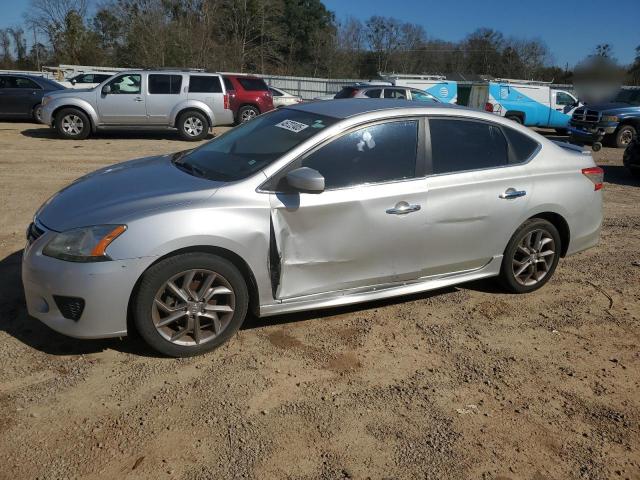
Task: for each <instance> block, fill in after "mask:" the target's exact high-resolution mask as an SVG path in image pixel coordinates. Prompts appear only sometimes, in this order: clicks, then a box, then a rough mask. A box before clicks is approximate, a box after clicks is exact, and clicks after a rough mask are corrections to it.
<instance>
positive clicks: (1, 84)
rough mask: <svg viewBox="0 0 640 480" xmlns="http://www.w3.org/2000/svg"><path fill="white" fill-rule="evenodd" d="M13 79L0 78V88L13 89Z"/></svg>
mask: <svg viewBox="0 0 640 480" xmlns="http://www.w3.org/2000/svg"><path fill="white" fill-rule="evenodd" d="M14 85H15V78H14V77H0V88H14V87H13V86H14Z"/></svg>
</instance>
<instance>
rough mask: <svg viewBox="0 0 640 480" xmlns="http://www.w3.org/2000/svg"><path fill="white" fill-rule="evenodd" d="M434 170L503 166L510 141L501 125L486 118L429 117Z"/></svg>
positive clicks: (449, 171)
mask: <svg viewBox="0 0 640 480" xmlns="http://www.w3.org/2000/svg"><path fill="white" fill-rule="evenodd" d="M429 128H430V131H431V163H432V171H433V173H434V174H440V173H455V172H464V171H467V170H480V169H485V168H494V167H503V166H505V165H507V164H508V163H509V161H508V159H509V153H508V144H507V140H506V138H505V136H504V135H503V134H502V131H501V129H500V127H498V126H496V125H494V124H491V123H488V122H483V121H476V120H464V119H453V118H430V119H429Z"/></svg>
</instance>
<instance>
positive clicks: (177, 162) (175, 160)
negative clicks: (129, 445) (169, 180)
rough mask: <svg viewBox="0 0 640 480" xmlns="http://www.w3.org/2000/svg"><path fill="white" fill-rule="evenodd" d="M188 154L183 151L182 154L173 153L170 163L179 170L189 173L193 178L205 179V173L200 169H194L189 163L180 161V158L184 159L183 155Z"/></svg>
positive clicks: (186, 151)
mask: <svg viewBox="0 0 640 480" xmlns="http://www.w3.org/2000/svg"><path fill="white" fill-rule="evenodd" d="M189 152H190V150H185V151H182V152H177V153H175V154H174V155H173V158H172V159H171V163H173V164H174V165H175V166H176V167H178V168H179V169H180V170H182V171H184V172H187V173H190V174H191V175H193V176H194V177H200V178H207V174H206V172H205V171H204V170H202V169H201V168H200V167H196V166H195V165H193V164H191V163H187V162H185V161H183V160H182V161H181V159H182V157H184V155H185V154H186V153H189Z"/></svg>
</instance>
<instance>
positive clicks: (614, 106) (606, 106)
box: [585, 102, 638, 114]
mask: <svg viewBox="0 0 640 480" xmlns="http://www.w3.org/2000/svg"><path fill="white" fill-rule="evenodd" d="M585 108H587V109H589V110H595V111H596V112H600V113H612V114H615V113H618V112H619V113H623V112H624V111H625V110H628V109H630V108H631V109H637V108H638V107H637V106H634V105H631V104H629V103H622V102H609V103H594V104H593V105H589V104H587V105H585Z"/></svg>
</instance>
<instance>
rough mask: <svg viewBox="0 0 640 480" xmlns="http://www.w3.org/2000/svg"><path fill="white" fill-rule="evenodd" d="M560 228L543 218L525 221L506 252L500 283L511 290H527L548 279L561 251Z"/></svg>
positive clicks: (535, 288) (536, 287)
mask: <svg viewBox="0 0 640 480" xmlns="http://www.w3.org/2000/svg"><path fill="white" fill-rule="evenodd" d="M561 247H562V246H561V240H560V234H559V233H558V229H557V228H556V227H555V226H554V225H553V224H552V223H551V222H549V221H547V220H544V219H542V218H532V219H529V220H527V221H526V222H524V223H523V224H522V225H520V227H519V228H518V229H517V230H516V232H515V233H514V234H513V236H512V237H511V240H510V241H509V244H508V245H507V248H506V249H505V252H504V257H503V259H502V267H501V269H500V277H499V278H500V283H502V285H503V286H504V287H505V288H506V289H507V290H508V291H510V292H513V293H528V292H532V291H534V290H537V289H538V288H540V287H542V286H543V285H544V284H545V283H547V282H548V281H549V279H550V278H551V276H552V275H553V272H554V271H555V269H556V266H557V265H558V260H559V259H560V252H561Z"/></svg>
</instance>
